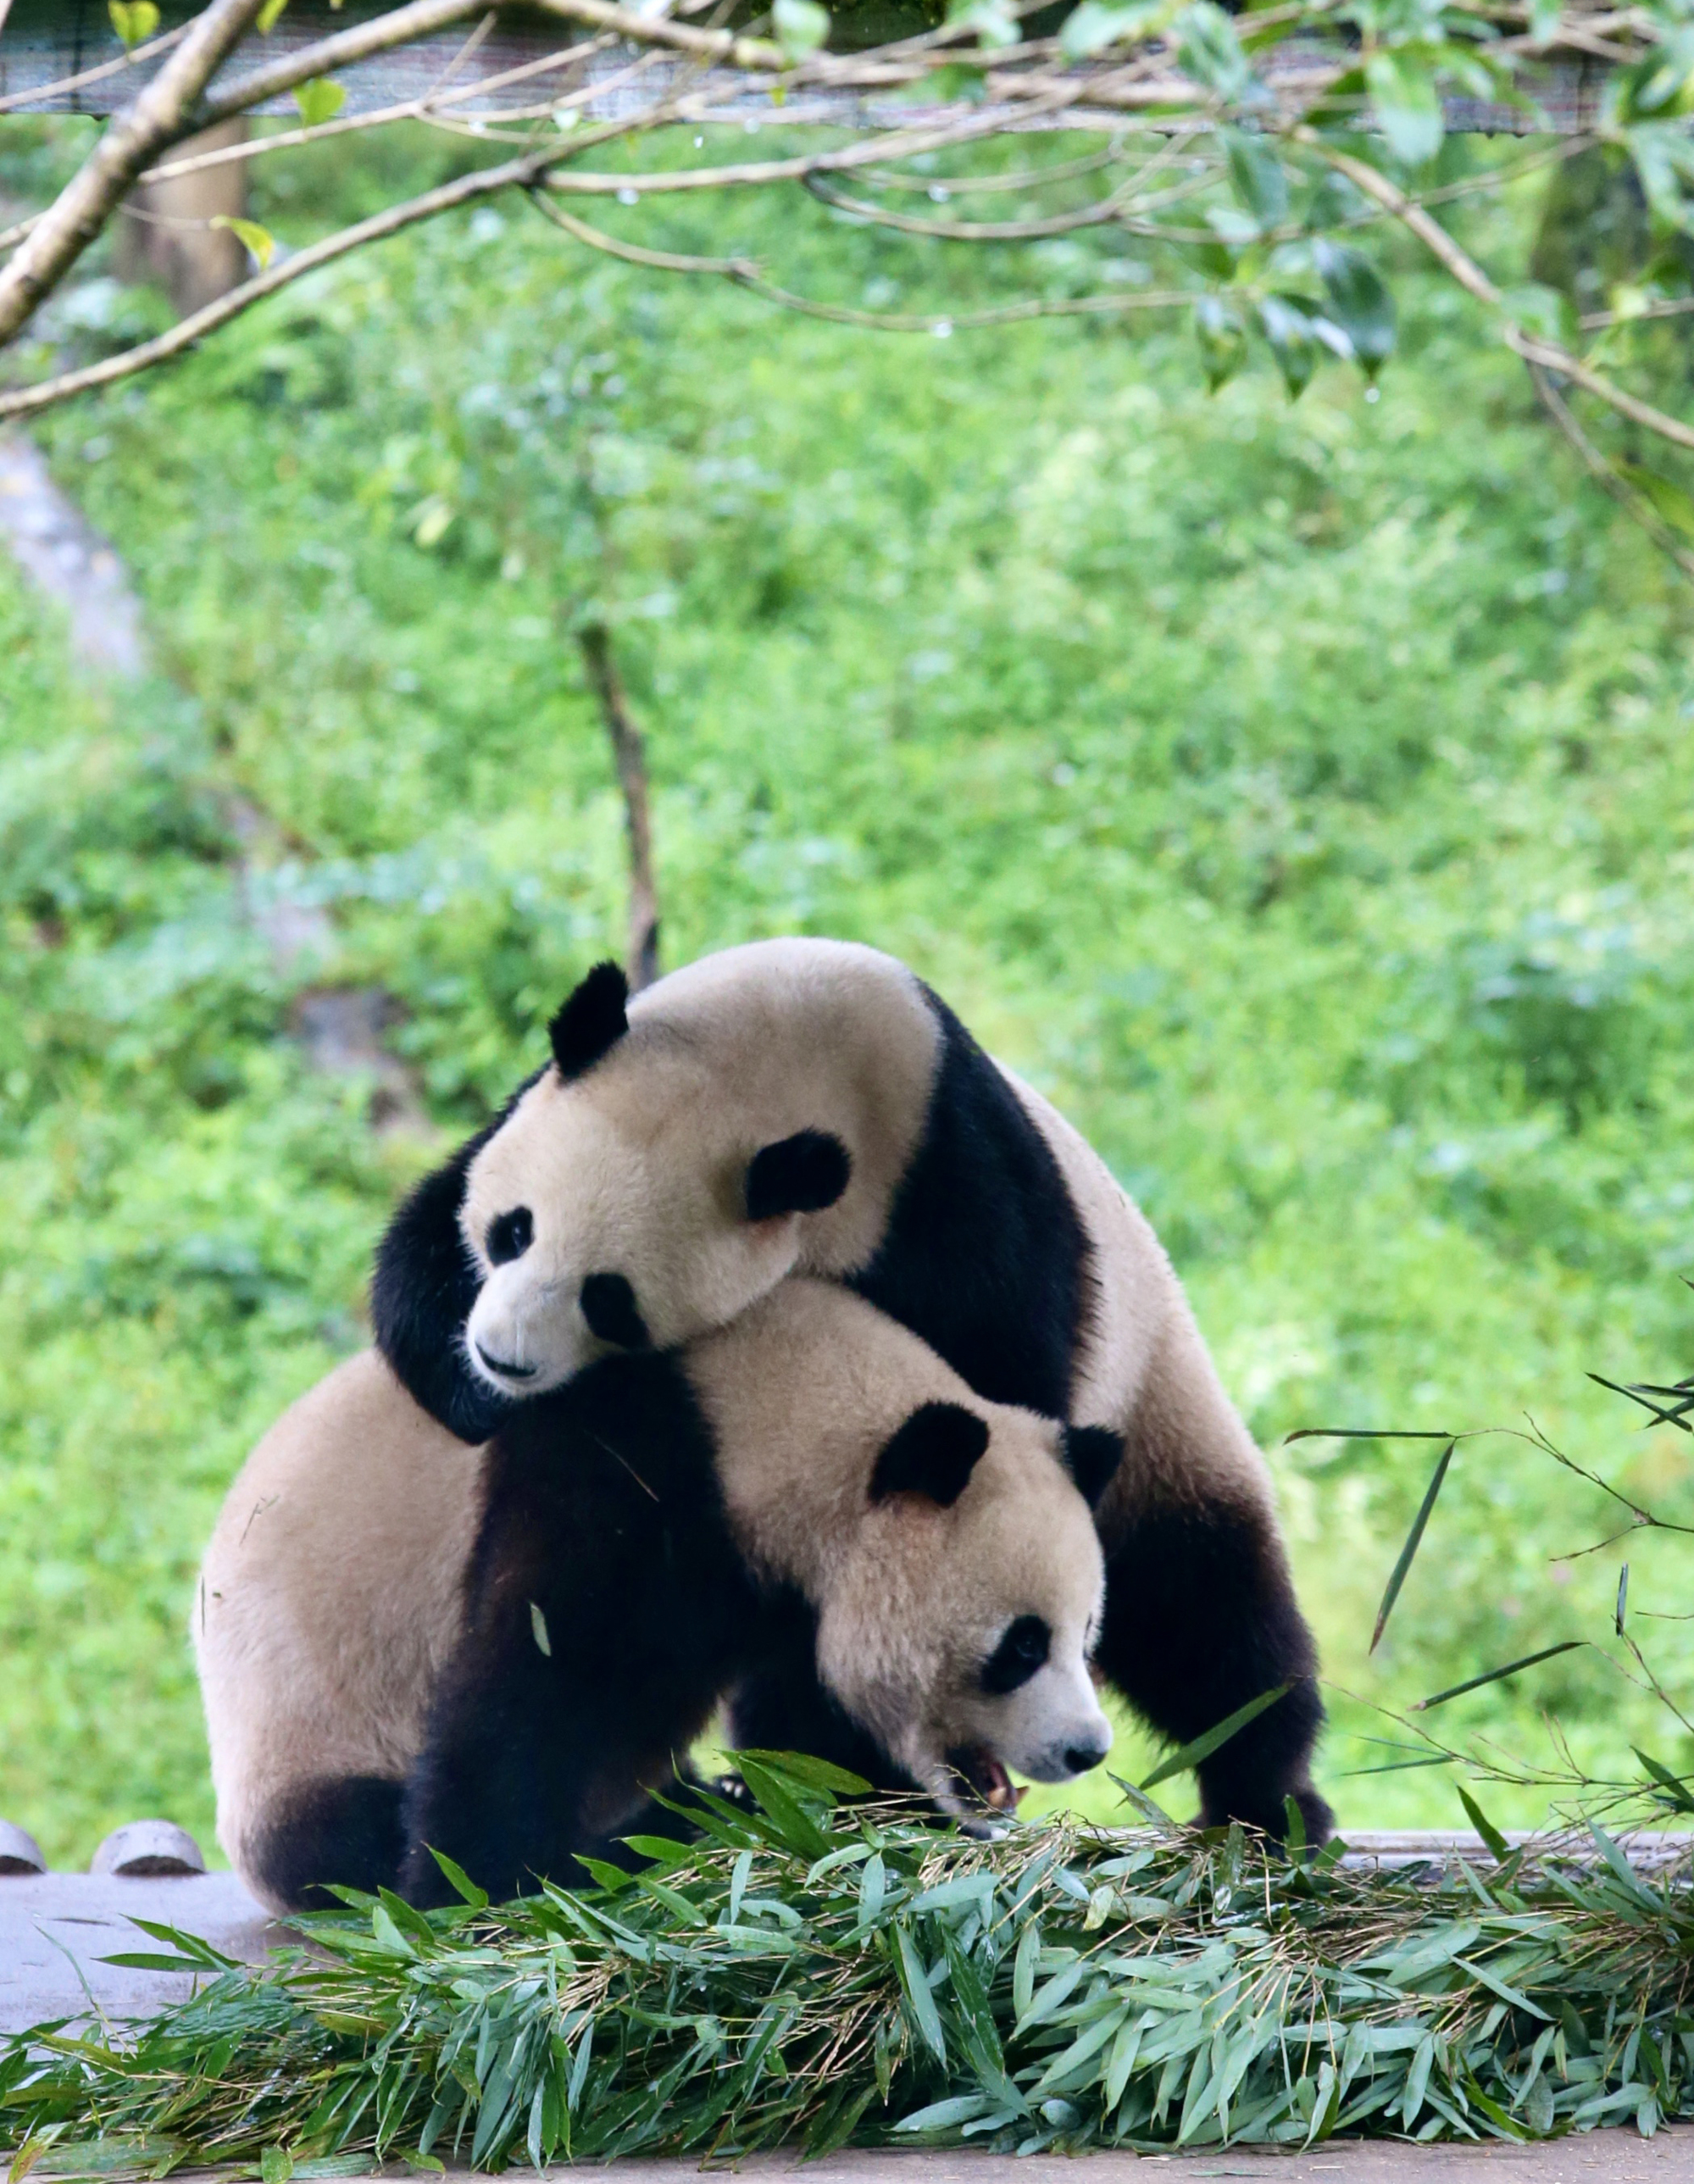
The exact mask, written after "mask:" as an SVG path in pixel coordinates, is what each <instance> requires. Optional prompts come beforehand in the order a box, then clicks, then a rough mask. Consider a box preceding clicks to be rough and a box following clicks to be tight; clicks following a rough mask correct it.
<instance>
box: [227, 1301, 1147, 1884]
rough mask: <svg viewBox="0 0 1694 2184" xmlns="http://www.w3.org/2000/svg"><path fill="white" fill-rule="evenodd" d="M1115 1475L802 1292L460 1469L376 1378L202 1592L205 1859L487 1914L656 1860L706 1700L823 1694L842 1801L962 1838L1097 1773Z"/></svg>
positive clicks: (552, 1399) (438, 1434)
mask: <svg viewBox="0 0 1694 2184" xmlns="http://www.w3.org/2000/svg"><path fill="white" fill-rule="evenodd" d="M1120 1454H1121V1449H1120V1447H1119V1446H1118V1444H1117V1441H1116V1440H1115V1439H1114V1438H1113V1437H1112V1435H1109V1434H1102V1433H1098V1432H1089V1431H1087V1430H1085V1429H1084V1430H1076V1429H1066V1428H1064V1427H1062V1426H1060V1425H1057V1424H1055V1423H1053V1422H1052V1421H1050V1420H1046V1419H1043V1418H1037V1417H1035V1416H1034V1415H1033V1414H1031V1413H1029V1412H1025V1411H1022V1410H1017V1409H1013V1408H1011V1407H1005V1406H1000V1405H995V1404H990V1403H985V1402H984V1401H982V1400H981V1399H980V1398H979V1397H978V1396H975V1395H974V1394H973V1393H972V1390H969V1389H968V1388H967V1386H966V1385H965V1384H964V1383H963V1381H961V1379H959V1378H958V1376H957V1375H956V1374H955V1373H952V1372H951V1371H950V1369H949V1368H947V1367H946V1366H945V1365H944V1364H943V1363H942V1362H941V1361H940V1360H939V1358H938V1357H935V1355H934V1354H933V1351H929V1350H928V1348H927V1346H925V1345H924V1344H923V1343H922V1342H921V1341H919V1340H917V1337H915V1336H914V1335H912V1334H911V1333H910V1332H909V1331H908V1330H907V1329H905V1328H902V1327H900V1325H898V1323H895V1322H894V1321H892V1320H890V1319H889V1318H887V1317H886V1316H885V1315H883V1313H881V1312H878V1311H876V1310H875V1308H874V1307H872V1306H870V1305H868V1304H867V1303H865V1302H864V1301H863V1300H861V1299H860V1298H858V1297H855V1296H854V1295H852V1294H851V1293H850V1291H847V1290H844V1289H843V1288H841V1287H839V1285H836V1284H828V1283H822V1282H817V1281H811V1280H806V1279H799V1278H797V1279H793V1280H790V1281H787V1282H784V1283H783V1284H780V1285H779V1286H778V1287H777V1289H776V1290H774V1291H772V1293H771V1294H770V1295H768V1296H766V1297H765V1298H763V1299H762V1300H761V1301H759V1302H758V1303H756V1304H755V1306H754V1307H751V1308H750V1309H749V1311H748V1312H746V1313H744V1314H743V1315H742V1316H741V1317H740V1318H738V1320H736V1321H735V1323H733V1325H731V1326H730V1327H728V1328H727V1329H722V1330H719V1331H718V1332H716V1333H715V1334H710V1335H707V1336H705V1337H703V1338H701V1339H700V1340H698V1341H696V1342H694V1343H693V1344H690V1345H689V1346H687V1347H686V1348H685V1349H683V1350H682V1351H675V1352H657V1351H648V1352H644V1353H641V1354H638V1355H633V1356H608V1357H605V1358H603V1359H601V1360H599V1361H598V1362H596V1363H594V1364H593V1365H591V1366H589V1367H588V1368H586V1369H585V1370H584V1371H583V1372H582V1373H579V1374H577V1376H575V1377H574V1378H573V1379H572V1380H571V1382H570V1383H569V1384H568V1385H566V1386H564V1387H561V1388H559V1389H557V1390H554V1391H552V1392H551V1393H550V1394H549V1395H547V1396H543V1397H541V1398H539V1399H538V1401H535V1402H533V1403H531V1404H527V1405H524V1406H521V1407H518V1408H517V1409H516V1410H515V1412H514V1413H513V1415H512V1416H511V1417H510V1418H508V1419H507V1420H505V1421H504V1422H503V1424H502V1425H501V1427H500V1429H499V1431H498V1433H497V1434H496V1435H495V1436H494V1438H493V1440H492V1442H491V1443H490V1444H489V1445H488V1448H487V1449H486V1451H484V1453H483V1456H482V1462H481V1463H480V1464H479V1463H476V1462H474V1461H471V1460H468V1459H467V1457H466V1453H465V1448H464V1446H463V1444H462V1443H461V1442H460V1441H459V1440H456V1439H455V1438H454V1436H452V1435H449V1433H447V1432H446V1431H445V1429H443V1428H442V1427H441V1426H440V1425H439V1424H437V1423H436V1422H435V1421H434V1420H432V1419H431V1418H429V1417H428V1416H427V1415H426V1413H425V1412H422V1411H421V1410H420V1409H419V1408H418V1407H417V1406H416V1405H415V1403H414V1402H413V1401H412V1400H411V1398H410V1396H408V1395H407V1394H406V1392H405V1391H404V1389H403V1388H401V1387H400V1385H399V1384H398V1381H396V1380H395V1379H394V1378H393V1374H392V1373H390V1371H389V1369H388V1368H387V1366H386V1364H385V1363H384V1362H382V1359H381V1358H380V1357H377V1356H376V1355H374V1354H372V1353H369V1352H367V1353H365V1355H364V1356H362V1357H356V1358H354V1359H352V1360H350V1361H349V1362H348V1363H347V1364H345V1365H343V1366H342V1367H340V1368H337V1371H336V1372H334V1373H332V1374H331V1375H330V1376H329V1378H328V1379H326V1380H325V1381H324V1382H322V1383H321V1384H320V1385H319V1386H318V1387H317V1388H315V1389H314V1390H312V1391H311V1392H310V1393H309V1395H308V1396H304V1397H303V1398H302V1399H301V1401H299V1402H298V1403H297V1404H296V1405H295V1406H294V1407H293V1410H292V1411H291V1412H288V1413H287V1415H286V1416H285V1417H284V1418H282V1419H281V1421H280V1422H279V1424H277V1425H276V1427H274V1428H273V1429H272V1430H271V1432H270V1434H269V1435H266V1436H265V1440H263V1441H261V1443H260V1444H259V1447H258V1448H257V1449H256V1450H255V1451H254V1454H253V1456H252V1457H251V1458H250V1459H249V1461H248V1465H247V1466H246V1468H245V1469H244V1470H243V1472H242V1474H241V1476H240V1478H239V1479H237V1483H236V1485H235V1486H234V1487H233V1488H232V1489H231V1492H230V1495H229V1497H228V1500H227V1501H226V1505H225V1507H224V1511H223V1513H222V1516H221V1517H220V1520H219V1523H218V1526H217V1529H216V1531H215V1534H214V1537H213V1541H212V1543H211V1546H210V1547H209V1550H208V1552H207V1555H206V1558H205V1563H204V1568H203V1574H202V1580H201V1591H200V1595H199V1599H198V1606H197V1609H196V1615H195V1642H196V1647H197V1652H198V1661H199V1668H200V1676H201V1684H202V1688H203V1693H204V1698H205V1707H206V1718H207V1725H208V1730H209V1738H210V1743H211V1752H212V1770H213V1778H214V1782H215V1787H216V1791H217V1797H218V1832H219V1840H220V1842H221V1843H222V1845H223V1847H224V1848H225V1849H226V1852H227V1853H228V1854H229V1857H230V1859H231V1863H232V1864H233V1865H234V1866H235V1868H236V1869H237V1872H238V1873H239V1874H240V1875H241V1876H242V1880H244V1881H245V1882H246V1884H247V1885H248V1887H249V1888H250V1889H252V1890H253V1892H254V1893H255V1894H256V1895H257V1896H258V1897H259V1898H260V1899H261V1900H262V1901H263V1902H265V1903H268V1904H269V1905H270V1906H271V1907H272V1908H276V1909H278V1910H285V1911H286V1910H290V1909H296V1908H300V1907H302V1906H303V1905H304V1904H308V1903H310V1902H311V1901H313V1900H314V1897H315V1892H316V1889H317V1887H318V1885H319V1884H321V1883H323V1882H326V1881H328V1880H339V1881H343V1882H347V1883H350V1884H352V1885H354V1886H365V1887H371V1888H374V1887H376V1886H379V1885H386V1886H400V1887H402V1888H403V1889H404V1891H405V1892H406V1893H407V1894H408V1895H409V1896H410V1897H412V1898H413V1900H415V1901H417V1902H421V1903H428V1902H432V1901H434V1900H437V1899H438V1898H439V1897H441V1895H442V1894H443V1880H442V1875H441V1872H440V1869H439V1868H438V1867H437V1864H436V1862H435V1860H434V1858H432V1856H431V1854H430V1853H431V1851H432V1849H436V1850H441V1851H443V1852H445V1853H448V1854H449V1856H450V1857H453V1858H455V1859H457V1860H458V1862H459V1863H460V1864H461V1865H462V1866H463V1867H464V1868H465V1869H466V1870H467V1871H468V1872H469V1873H470V1874H471V1876H472V1877H473V1878H474V1879H475V1880H478V1881H479V1882H480V1883H481V1884H482V1886H485V1887H487V1888H488V1890H489V1891H490V1892H491V1893H493V1894H497V1895H501V1896H505V1895H510V1894H514V1893H516V1892H520V1891H521V1889H523V1888H524V1887H526V1886H532V1885H533V1881H534V1879H535V1876H537V1875H553V1876H554V1877H558V1878H568V1877H570V1875H571V1873H572V1872H573V1871H574V1868H573V1866H572V1863H571V1861H572V1858H573V1854H574V1853H577V1852H588V1853H591V1854H598V1855H600V1856H614V1857H615V1856H618V1855H620V1853H619V1850H618V1841H619V1839H620V1838H621V1836H625V1835H627V1834H628V1833H630V1832H631V1831H632V1830H645V1831H647V1832H649V1833H652V1832H660V1833H667V1832H671V1830H673V1829H674V1828H675V1826H676V1825H677V1820H676V1817H675V1815H674V1814H671V1812H669V1811H668V1810H667V1808H665V1807H663V1806H661V1805H660V1804H657V1803H655V1802H652V1799H651V1796H650V1793H651V1792H653V1791H659V1792H660V1793H664V1792H666V1791H668V1790H670V1789H671V1788H673V1787H674V1786H675V1782H676V1775H675V1772H674V1755H676V1754H677V1753H679V1752H685V1751H686V1749H687V1747H688V1745H689V1743H690V1742H691V1741H693V1739H694V1737H695V1736H698V1734H699V1731H700V1730H702V1729H703V1728H704V1727H705V1725H706V1724H707V1722H708V1721H709V1719H710V1716H711V1714H712V1713H713V1711H714V1709H715V1708H716V1704H717V1702H718V1701H719V1699H720V1697H722V1694H723V1693H724V1692H725V1691H727V1690H728V1689H729V1688H731V1687H732V1686H733V1685H734V1683H735V1682H736V1681H737V1680H738V1678H741V1677H744V1676H745V1675H746V1674H749V1673H759V1672H763V1673H766V1674H777V1675H781V1676H785V1677H789V1678H804V1679H805V1680H810V1679H811V1677H812V1675H813V1674H814V1670H815V1669H816V1673H817V1674H818V1675H819V1676H820V1677H821V1680H822V1689H823V1691H824V1692H825V1693H826V1694H827V1704H828V1705H829V1707H830V1708H831V1709H832V1710H833V1716H834V1730H835V1736H834V1742H835V1745H836V1747H837V1748H838V1749H839V1750H840V1751H842V1752H844V1754H845V1756H846V1758H847V1759H848V1760H849V1761H850V1763H853V1764H854V1766H855V1771H857V1772H859V1773H861V1775H864V1776H865V1777H866V1779H867V1780H870V1781H872V1782H873V1783H874V1784H876V1785H877V1786H880V1787H883V1788H889V1789H913V1788H916V1789H917V1790H919V1791H922V1792H923V1793H925V1795H926V1796H927V1797H928V1799H929V1800H930V1801H931V1802H933V1804H934V1805H936V1806H939V1808H942V1809H943V1810H944V1811H947V1812H950V1813H953V1814H957V1815H959V1816H960V1817H961V1818H963V1819H967V1821H975V1822H978V1823H980V1822H981V1821H982V1820H983V1819H984V1818H985V1817H986V1816H987V1815H989V1814H991V1813H993V1812H995V1810H996V1809H998V1810H1000V1811H1004V1810H1005V1809H1006V1808H1007V1807H1008V1806H1009V1805H1010V1804H1011V1802H1014V1798H1013V1793H1012V1790H1011V1782H1010V1773H1011V1770H1016V1771H1017V1773H1019V1774H1022V1775H1028V1776H1029V1777H1031V1778H1033V1779H1034V1780H1064V1779H1066V1778H1067V1777H1068V1776H1070V1775H1074V1774H1077V1773H1078V1772H1080V1771H1082V1770H1083V1769H1086V1768H1089V1767H1092V1766H1094V1765H1095V1764H1096V1763H1098V1762H1099V1761H1100V1760H1101V1758H1104V1756H1105V1754H1106V1751H1107V1749H1108V1748H1109V1746H1110V1743H1111V1735H1112V1733H1111V1729H1110V1725H1109V1724H1108V1723H1107V1722H1106V1718H1105V1716H1104V1714H1103V1713H1101V1708H1100V1704H1099V1702H1098V1699H1097V1697H1095V1691H1094V1687H1093V1685H1092V1683H1091V1681H1090V1679H1089V1669H1088V1655H1089V1648H1090V1646H1091V1645H1092V1643H1093V1641H1094V1639H1095V1635H1096V1634H1097V1630H1098V1626H1099V1619H1100V1615H1101V1605H1102V1598H1103V1591H1104V1565H1103V1561H1102V1557H1101V1551H1100V1546H1099V1542H1098V1539H1097V1535H1096V1534H1095V1529H1094V1525H1093V1522H1092V1519H1091V1517H1090V1514H1089V1503H1088V1501H1087V1499H1086V1498H1085V1496H1086V1494H1087V1493H1088V1492H1089V1491H1090V1490H1095V1489H1097V1488H1098V1487H1099V1486H1100V1485H1102V1484H1103V1483H1104V1481H1105V1480H1106V1478H1108V1477H1109V1476H1110V1474H1111V1473H1112V1469H1113V1468H1115V1465H1116V1463H1117V1459H1118V1457H1119V1456H1120ZM585 1542H591V1543H592V1547H593V1552H591V1553H585V1552H583V1548H584V1543H585Z"/></svg>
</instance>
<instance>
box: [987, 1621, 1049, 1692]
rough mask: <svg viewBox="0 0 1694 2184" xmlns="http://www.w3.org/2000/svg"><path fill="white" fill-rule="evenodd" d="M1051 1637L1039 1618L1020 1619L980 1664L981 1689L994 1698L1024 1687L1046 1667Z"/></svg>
mask: <svg viewBox="0 0 1694 2184" xmlns="http://www.w3.org/2000/svg"><path fill="white" fill-rule="evenodd" d="M1052 1642H1053V1634H1052V1632H1051V1631H1050V1630H1049V1629H1048V1628H1047V1625H1046V1624H1045V1623H1044V1622H1043V1621H1042V1620H1041V1619H1040V1617H1039V1615H1020V1616H1019V1617H1018V1619H1017V1621H1016V1622H1015V1623H1014V1624H1011V1627H1010V1628H1009V1629H1008V1630H1007V1631H1006V1635H1005V1636H1004V1637H1003V1638H1002V1639H1001V1640H1000V1643H999V1645H998V1646H995V1649H994V1651H993V1652H992V1653H990V1654H989V1658H987V1660H986V1661H984V1663H983V1669H982V1679H981V1680H982V1687H983V1689H984V1691H992V1692H994V1693H995V1695H996V1697H1003V1696H1004V1694H1005V1693H1006V1692H1007V1691H1016V1690H1017V1687H1018V1685H1020V1684H1027V1683H1028V1680H1029V1679H1030V1678H1031V1677H1032V1676H1033V1675H1034V1674H1035V1672H1036V1670H1037V1669H1045V1667H1046V1665H1047V1652H1048V1649H1049V1647H1050V1646H1051V1644H1052Z"/></svg>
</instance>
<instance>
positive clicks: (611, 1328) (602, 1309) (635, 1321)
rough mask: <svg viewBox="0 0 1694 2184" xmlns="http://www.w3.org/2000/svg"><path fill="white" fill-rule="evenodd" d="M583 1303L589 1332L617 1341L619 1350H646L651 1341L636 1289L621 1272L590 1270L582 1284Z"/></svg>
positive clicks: (583, 1315)
mask: <svg viewBox="0 0 1694 2184" xmlns="http://www.w3.org/2000/svg"><path fill="white" fill-rule="evenodd" d="M581 1303H582V1317H583V1318H584V1319H585V1320H586V1321H587V1322H588V1332H589V1334H594V1335H598V1336H599V1339H600V1340H601V1341H602V1342H615V1343H616V1345H617V1346H618V1348H619V1349H620V1350H645V1349H646V1347H647V1346H648V1344H649V1342H650V1341H651V1340H652V1337H651V1336H650V1335H649V1334H648V1332H647V1323H646V1321H645V1320H644V1319H643V1318H642V1317H641V1314H640V1312H639V1311H638V1308H637V1306H636V1302H635V1291H634V1290H632V1289H631V1287H630V1286H629V1284H628V1283H627V1281H626V1280H625V1279H624V1278H623V1276H622V1275H621V1274H590V1275H589V1276H588V1279H586V1280H585V1281H584V1282H583V1284H582V1298H581Z"/></svg>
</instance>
